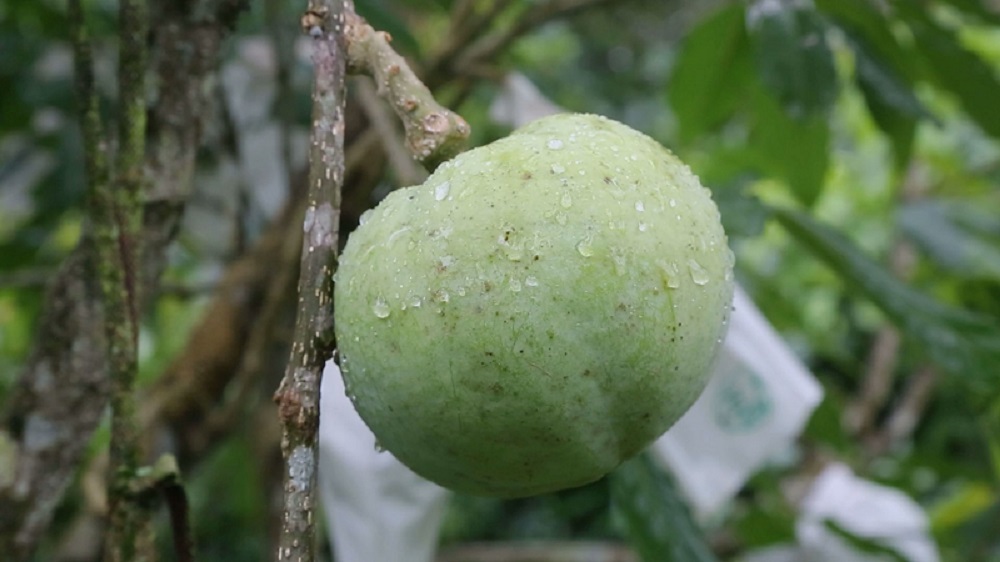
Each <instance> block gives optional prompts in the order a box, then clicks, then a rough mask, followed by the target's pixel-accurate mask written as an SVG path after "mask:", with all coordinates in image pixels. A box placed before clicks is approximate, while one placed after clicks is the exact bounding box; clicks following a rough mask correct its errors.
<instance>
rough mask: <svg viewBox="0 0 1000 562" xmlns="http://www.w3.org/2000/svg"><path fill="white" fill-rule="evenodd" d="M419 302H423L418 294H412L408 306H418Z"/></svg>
mask: <svg viewBox="0 0 1000 562" xmlns="http://www.w3.org/2000/svg"><path fill="white" fill-rule="evenodd" d="M421 304H423V301H422V300H420V297H418V296H416V295H414V296H413V297H412V298H411V299H410V306H412V307H413V308H420V305H421Z"/></svg>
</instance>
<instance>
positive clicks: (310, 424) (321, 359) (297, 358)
mask: <svg viewBox="0 0 1000 562" xmlns="http://www.w3.org/2000/svg"><path fill="white" fill-rule="evenodd" d="M353 10H354V6H353V2H351V0H310V1H309V7H308V10H307V12H306V15H305V16H303V22H302V23H303V27H304V28H305V31H307V32H308V33H309V34H310V35H311V36H312V37H313V39H314V41H313V67H314V72H315V77H314V83H313V122H312V137H311V140H310V154H309V185H308V190H309V191H308V195H307V204H306V213H305V219H304V221H303V233H304V235H303V240H302V259H301V263H300V266H299V287H298V295H299V297H298V298H299V300H298V307H297V308H298V312H297V318H296V322H295V337H294V340H293V342H292V352H291V357H290V358H289V361H288V367H287V369H286V371H285V377H284V378H283V379H282V381H281V385H280V386H279V388H278V391H277V393H276V394H275V401H276V402H277V403H278V416H279V419H280V420H281V423H282V440H281V449H282V454H283V456H284V458H285V462H286V467H287V469H286V470H285V471H284V476H283V482H282V487H283V489H284V497H285V501H284V516H283V518H282V526H281V534H280V537H279V539H278V552H277V560H279V561H285V560H289V561H291V560H294V561H296V562H312V561H313V560H315V558H316V541H315V538H314V537H315V522H316V519H317V518H316V517H315V516H314V512H315V506H316V473H317V459H318V450H317V447H318V432H319V387H320V381H321V379H322V376H323V367H324V365H325V364H326V361H327V360H328V359H329V358H330V357H331V356H332V355H333V346H334V341H333V273H334V271H335V269H336V263H337V250H338V240H339V230H340V200H341V188H342V186H343V180H344V128H345V125H344V107H345V104H346V96H345V87H344V80H345V75H346V68H347V46H346V39H345V27H346V19H345V18H346V16H347V14H349V13H351V12H353Z"/></svg>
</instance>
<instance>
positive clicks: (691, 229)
mask: <svg viewBox="0 0 1000 562" xmlns="http://www.w3.org/2000/svg"><path fill="white" fill-rule="evenodd" d="M732 265H733V257H732V252H731V251H730V250H729V248H728V246H727V244H726V236H725V234H724V232H723V230H722V226H721V224H720V219H719V214H718V210H717V209H716V207H715V205H714V203H713V202H712V200H711V198H710V194H709V192H708V190H707V189H705V188H703V187H702V186H701V185H700V184H699V182H698V180H697V178H696V177H695V176H694V175H693V174H692V173H691V172H690V171H689V169H688V168H687V167H686V166H685V165H684V164H682V163H681V162H680V161H679V160H678V159H677V158H676V157H674V156H673V155H672V154H671V153H669V152H668V151H666V150H665V149H664V148H663V147H661V146H660V145H659V144H657V143H656V142H655V141H653V140H651V139H649V138H648V137H646V136H644V135H642V134H640V133H638V132H636V131H634V130H632V129H630V128H628V127H626V126H624V125H622V124H619V123H616V122H614V121H611V120H608V119H605V118H602V117H597V116H592V115H558V116H554V117H549V118H546V119H542V120H540V121H536V122H535V123H533V124H531V125H529V126H527V127H525V128H523V129H521V130H519V131H516V132H514V133H513V134H511V135H510V136H509V137H507V138H505V139H502V140H499V141H497V142H494V143H492V144H490V145H487V146H484V147H481V148H478V149H475V150H472V151H469V152H467V153H465V154H462V155H460V156H458V157H457V158H455V159H454V160H452V161H450V162H447V163H445V164H443V165H442V166H441V167H440V168H439V169H438V170H437V171H436V172H435V173H434V174H433V175H432V176H431V177H430V178H429V179H428V180H427V181H426V182H425V183H424V184H423V185H420V186H416V187H410V188H406V189H402V190H399V191H396V192H394V193H392V194H390V195H389V196H388V197H387V198H386V199H385V201H383V202H382V203H381V204H380V205H379V206H378V207H377V208H376V209H374V210H373V211H371V212H369V213H367V214H366V216H365V217H363V221H362V225H361V226H360V227H359V228H358V229H357V231H355V232H354V233H353V234H352V235H351V237H350V239H349V241H348V244H347V247H346V249H345V251H344V254H343V256H342V258H341V262H340V270H339V272H338V274H337V286H336V292H335V302H336V324H337V326H336V329H337V340H338V348H339V351H340V357H341V366H342V369H343V373H344V379H345V383H346V385H347V390H348V394H349V396H350V397H351V399H352V401H353V402H354V404H355V407H356V408H357V410H358V412H359V413H360V414H361V417H362V418H363V419H364V420H365V422H366V423H367V424H368V425H369V427H370V428H371V429H372V431H373V432H374V433H375V435H376V436H377V438H378V439H379V442H380V444H381V446H383V447H384V448H386V449H387V450H389V451H391V452H392V453H393V454H395V455H396V456H397V457H398V458H399V459H400V460H401V461H402V462H403V463H405V464H406V465H407V466H409V467H410V468H411V469H413V470H414V471H415V472H417V473H418V474H420V475H422V476H424V477H426V478H428V479H430V480H433V481H435V482H437V483H439V484H441V485H444V486H447V487H450V488H453V489H456V490H459V491H463V492H468V493H475V494H485V495H496V496H506V497H514V496H525V495H532V494H538V493H544V492H549V491H553V490H558V489H562V488H567V487H572V486H578V485H582V484H586V483H588V482H591V481H593V480H596V479H598V478H600V477H601V476H603V475H604V474H606V473H607V472H609V471H610V470H612V469H613V468H614V467H616V466H617V465H618V464H619V463H620V462H621V461H623V460H625V459H627V458H628V457H630V456H632V455H634V454H635V453H637V452H639V451H640V450H641V449H642V448H643V447H645V446H646V445H648V444H649V443H650V442H651V441H652V440H653V439H655V438H656V437H658V436H659V435H660V434H662V433H663V432H664V431H665V430H666V429H667V428H669V427H670V425H671V424H673V423H674V422H675V421H676V420H677V418H679V417H680V416H681V414H683V413H684V411H686V410H687V408H688V407H689V406H690V405H691V404H692V403H693V402H694V400H695V399H696V398H697V396H698V394H699V393H700V392H701V390H702V389H703V388H704V385H705V383H706V377H707V371H708V367H709V364H710V362H711V360H712V358H713V356H714V354H715V352H716V349H717V348H718V345H719V341H720V339H721V337H722V334H723V333H724V327H725V322H726V319H727V317H728V313H729V307H730V302H731V298H732Z"/></svg>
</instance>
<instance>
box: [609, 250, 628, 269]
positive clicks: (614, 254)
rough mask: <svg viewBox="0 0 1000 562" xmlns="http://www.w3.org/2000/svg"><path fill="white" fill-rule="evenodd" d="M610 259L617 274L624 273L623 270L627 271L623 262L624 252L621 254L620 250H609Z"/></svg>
mask: <svg viewBox="0 0 1000 562" xmlns="http://www.w3.org/2000/svg"><path fill="white" fill-rule="evenodd" d="M611 260H612V261H613V262H614V264H615V273H617V274H618V275H625V272H626V271H628V268H627V267H626V264H625V254H623V253H622V252H621V250H618V249H613V250H611Z"/></svg>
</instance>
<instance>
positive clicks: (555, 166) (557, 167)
mask: <svg viewBox="0 0 1000 562" xmlns="http://www.w3.org/2000/svg"><path fill="white" fill-rule="evenodd" d="M565 171H566V168H564V167H562V166H560V165H559V164H553V165H552V173H553V174H561V173H563V172H565Z"/></svg>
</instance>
